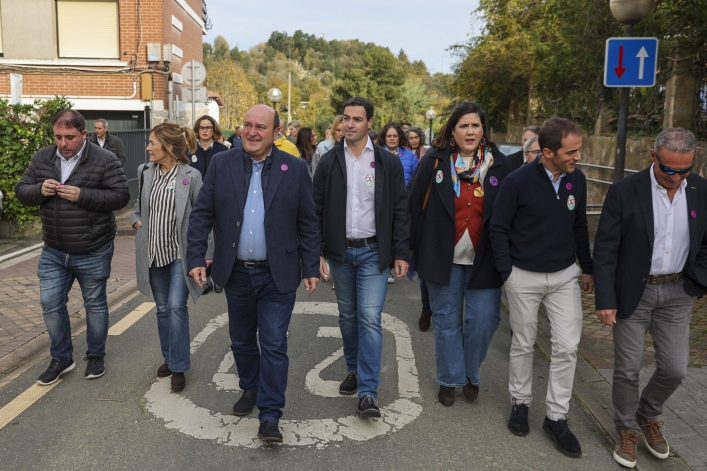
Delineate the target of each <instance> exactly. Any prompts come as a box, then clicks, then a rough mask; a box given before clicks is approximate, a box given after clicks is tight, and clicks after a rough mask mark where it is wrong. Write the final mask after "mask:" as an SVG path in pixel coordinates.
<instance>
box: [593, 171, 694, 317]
mask: <svg viewBox="0 0 707 471" xmlns="http://www.w3.org/2000/svg"><path fill="white" fill-rule="evenodd" d="M651 169H652V167H648V168H647V169H645V170H642V171H641V172H638V173H636V174H633V175H631V176H629V177H626V178H622V179H621V180H619V181H618V182H616V183H614V184H613V185H611V188H609V193H608V194H607V195H606V200H605V201H604V207H603V208H602V211H601V217H600V218H599V227H598V228H597V235H596V238H595V239H594V286H595V288H596V296H595V301H596V309H597V310H602V309H616V310H617V311H618V312H617V313H616V315H617V317H619V318H621V319H625V318H628V317H630V316H631V314H633V312H634V311H635V310H636V307H638V303H639V302H640V300H641V297H642V296H643V291H644V290H645V288H646V283H647V282H648V275H649V273H650V269H651V263H652V260H653V242H654V239H655V233H654V226H653V224H654V222H653V196H652V192H651V176H650V173H649V172H651V171H652V170H651ZM686 180H687V186H686V187H685V195H686V197H687V221H688V226H689V230H690V250H689V252H688V256H687V261H686V262H685V267H684V268H683V273H684V275H685V283H684V285H683V287H684V289H685V292H686V293H687V294H689V295H690V296H704V295H705V294H707V180H705V179H704V178H702V177H700V176H699V175H696V174H694V173H691V174H690V175H688V177H687V179H686Z"/></svg>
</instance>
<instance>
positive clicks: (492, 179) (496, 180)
mask: <svg viewBox="0 0 707 471" xmlns="http://www.w3.org/2000/svg"><path fill="white" fill-rule="evenodd" d="M489 182H490V183H491V185H492V186H497V185H498V178H496V177H491V178H489Z"/></svg>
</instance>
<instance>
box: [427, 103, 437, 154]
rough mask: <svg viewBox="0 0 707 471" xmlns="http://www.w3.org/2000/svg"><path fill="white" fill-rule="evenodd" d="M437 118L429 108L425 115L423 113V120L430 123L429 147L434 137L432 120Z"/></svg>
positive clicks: (435, 113) (434, 112)
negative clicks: (425, 119)
mask: <svg viewBox="0 0 707 471" xmlns="http://www.w3.org/2000/svg"><path fill="white" fill-rule="evenodd" d="M436 117H437V112H436V111H435V110H433V109H432V108H430V109H429V110H427V113H425V118H427V119H428V120H429V121H430V145H432V138H433V137H434V136H433V135H432V120H433V119H435V118H436Z"/></svg>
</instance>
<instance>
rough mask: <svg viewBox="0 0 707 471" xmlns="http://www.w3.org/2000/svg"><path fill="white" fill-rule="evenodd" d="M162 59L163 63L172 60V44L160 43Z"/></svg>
mask: <svg viewBox="0 0 707 471" xmlns="http://www.w3.org/2000/svg"><path fill="white" fill-rule="evenodd" d="M162 61H164V62H165V63H167V62H172V45H171V44H163V45H162Z"/></svg>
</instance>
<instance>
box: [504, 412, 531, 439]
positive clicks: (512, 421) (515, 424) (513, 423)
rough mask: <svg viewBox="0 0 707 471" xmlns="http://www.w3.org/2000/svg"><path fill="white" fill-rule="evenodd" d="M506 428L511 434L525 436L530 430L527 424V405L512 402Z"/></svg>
mask: <svg viewBox="0 0 707 471" xmlns="http://www.w3.org/2000/svg"><path fill="white" fill-rule="evenodd" d="M508 430H510V431H511V433H512V434H513V435H518V436H519V437H525V436H526V435H528V432H530V426H529V425H528V406H527V405H525V404H513V409H511V416H510V418H509V419H508Z"/></svg>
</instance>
